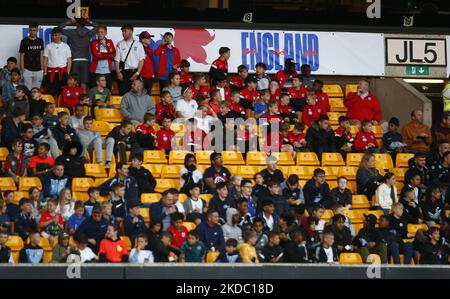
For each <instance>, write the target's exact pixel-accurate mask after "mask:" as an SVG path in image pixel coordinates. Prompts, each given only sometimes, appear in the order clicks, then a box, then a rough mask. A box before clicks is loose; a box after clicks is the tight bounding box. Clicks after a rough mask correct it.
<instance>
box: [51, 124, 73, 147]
mask: <svg viewBox="0 0 450 299" xmlns="http://www.w3.org/2000/svg"><path fill="white" fill-rule="evenodd" d="M52 133H53V137H54V138H55V140H56V143H58V147H59V149H61V150H62V149H63V148H64V146H65V145H66V144H67V143H69V142H70V141H67V140H65V139H64V136H65V135H66V134H67V135H69V136H70V138H71V141H78V142H79V141H80V139H79V138H78V135H77V131H75V129H74V128H72V127H71V126H69V125H67V127H65V128H63V127H62V126H61V124H57V125H56V126H55V127H54V128H53V130H52Z"/></svg>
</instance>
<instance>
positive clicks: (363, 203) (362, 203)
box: [352, 195, 370, 209]
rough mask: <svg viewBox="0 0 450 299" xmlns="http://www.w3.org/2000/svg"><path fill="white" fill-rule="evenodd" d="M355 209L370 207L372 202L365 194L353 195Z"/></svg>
mask: <svg viewBox="0 0 450 299" xmlns="http://www.w3.org/2000/svg"><path fill="white" fill-rule="evenodd" d="M352 208H353V209H370V203H369V201H368V200H367V197H366V196H365V195H353V198H352Z"/></svg>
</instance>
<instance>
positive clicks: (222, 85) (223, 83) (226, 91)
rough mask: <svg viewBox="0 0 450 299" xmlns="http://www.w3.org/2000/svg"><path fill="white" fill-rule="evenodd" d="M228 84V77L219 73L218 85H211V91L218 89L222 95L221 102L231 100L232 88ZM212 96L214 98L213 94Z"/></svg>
mask: <svg viewBox="0 0 450 299" xmlns="http://www.w3.org/2000/svg"><path fill="white" fill-rule="evenodd" d="M227 85H228V82H227V78H226V77H224V76H222V75H219V76H218V77H217V82H216V85H213V86H212V87H211V91H215V90H217V91H218V92H219V95H220V101H219V102H223V101H227V102H231V89H230V88H229V87H228V86H227ZM211 98H212V96H211ZM216 113H218V112H216Z"/></svg>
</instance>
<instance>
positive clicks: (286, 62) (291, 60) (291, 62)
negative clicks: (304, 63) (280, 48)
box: [284, 58, 297, 66]
mask: <svg viewBox="0 0 450 299" xmlns="http://www.w3.org/2000/svg"><path fill="white" fill-rule="evenodd" d="M284 64H285V65H286V66H287V65H296V64H297V63H296V62H295V61H294V59H292V58H288V59H286V60H285V61H284Z"/></svg>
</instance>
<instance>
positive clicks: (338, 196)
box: [330, 188, 353, 208]
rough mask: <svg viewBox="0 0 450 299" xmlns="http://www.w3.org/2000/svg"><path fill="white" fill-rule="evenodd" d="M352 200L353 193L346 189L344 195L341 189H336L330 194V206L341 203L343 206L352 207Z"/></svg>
mask: <svg viewBox="0 0 450 299" xmlns="http://www.w3.org/2000/svg"><path fill="white" fill-rule="evenodd" d="M352 198H353V195H352V191H350V190H349V189H345V191H344V193H342V192H341V191H339V188H334V189H333V190H331V192H330V199H331V203H330V205H333V204H334V203H340V204H341V205H343V206H347V205H351V204H352ZM330 208H331V207H330Z"/></svg>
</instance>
